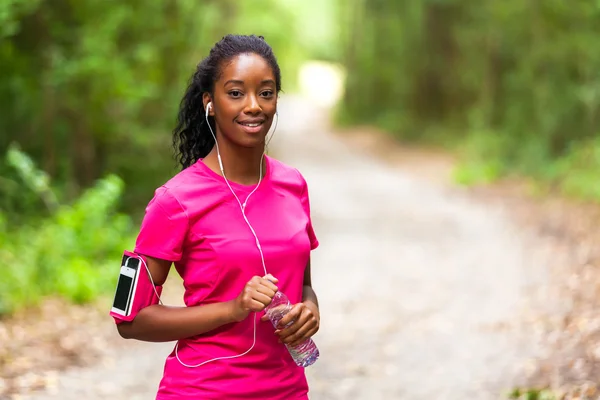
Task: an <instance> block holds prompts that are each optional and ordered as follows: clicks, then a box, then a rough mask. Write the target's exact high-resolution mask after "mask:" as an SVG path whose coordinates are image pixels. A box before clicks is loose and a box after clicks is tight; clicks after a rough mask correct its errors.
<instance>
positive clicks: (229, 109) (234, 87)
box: [204, 53, 277, 149]
mask: <svg viewBox="0 0 600 400" xmlns="http://www.w3.org/2000/svg"><path fill="white" fill-rule="evenodd" d="M204 96H205V98H204V107H205V108H206V105H207V104H208V102H209V101H212V105H213V107H212V108H211V110H210V111H209V115H212V116H214V118H215V122H216V125H217V135H218V136H220V137H221V139H220V140H224V141H226V142H229V143H230V144H232V145H235V146H241V147H260V148H261V149H262V148H263V147H264V142H265V137H266V135H267V133H268V132H269V128H270V127H271V124H272V122H273V116H274V115H275V112H276V110H277V91H276V83H275V75H274V74H273V71H272V69H271V67H270V66H269V64H268V63H267V62H266V61H265V60H264V59H263V58H262V57H261V56H259V55H257V54H253V53H251V54H240V55H238V56H236V57H235V58H233V59H232V60H231V62H229V63H228V64H226V65H224V66H223V68H222V70H221V76H220V77H219V79H218V80H217V81H216V82H215V88H214V97H213V98H212V99H211V98H210V95H208V94H207V93H205V95H204Z"/></svg>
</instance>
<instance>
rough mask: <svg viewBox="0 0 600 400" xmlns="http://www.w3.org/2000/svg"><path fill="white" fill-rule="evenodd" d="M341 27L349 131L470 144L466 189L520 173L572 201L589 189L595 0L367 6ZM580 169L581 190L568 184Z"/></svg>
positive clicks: (598, 78) (373, 0)
mask: <svg viewBox="0 0 600 400" xmlns="http://www.w3.org/2000/svg"><path fill="white" fill-rule="evenodd" d="M349 8H350V7H349ZM342 18H345V20H347V21H348V22H349V24H350V25H349V26H350V29H349V30H348V32H346V34H345V41H346V43H347V45H346V54H345V64H346V66H347V68H348V79H347V88H346V98H345V99H344V102H343V105H342V108H341V117H342V118H343V121H344V122H345V123H348V122H354V123H370V124H376V125H378V126H380V127H383V128H385V129H387V130H389V131H391V132H393V133H394V134H396V135H398V136H400V137H402V139H403V140H414V141H422V140H425V141H437V142H439V141H440V140H441V141H443V142H444V143H448V142H454V143H459V144H461V145H463V144H464V146H460V147H468V151H466V152H463V155H464V156H465V165H463V166H461V169H460V170H459V171H457V177H458V179H459V180H461V181H462V182H469V181H477V180H479V179H483V180H488V179H495V178H497V177H499V176H502V175H503V174H506V173H512V172H516V173H519V174H524V175H529V176H532V177H534V178H537V179H540V180H542V181H547V182H554V183H555V182H559V183H561V184H562V183H564V184H565V185H566V186H565V190H566V191H568V192H577V193H579V192H582V189H581V188H582V187H585V186H588V185H589V184H591V183H592V181H590V179H592V178H593V177H594V176H593V175H594V174H593V173H592V172H583V171H584V170H585V171H591V170H594V169H595V167H596V165H595V164H593V162H592V163H591V164H587V165H585V166H584V164H585V161H584V160H588V159H590V157H588V156H584V155H581V154H579V153H580V152H581V151H583V150H581V151H579V150H577V146H588V144H589V141H590V140H592V139H593V138H594V137H595V136H597V135H598V133H599V132H600V72H599V71H600V51H599V50H600V47H599V45H598V40H597V37H598V35H599V34H600V5H599V4H598V3H597V2H586V1H575V2H561V1H533V2H523V1H519V0H507V1H501V2H475V1H470V0H446V1H433V0H411V1H408V2H392V1H381V0H364V1H362V4H360V5H358V6H357V7H356V8H355V9H353V10H351V11H346V12H345V14H344V15H342ZM440 131H445V132H446V133H445V134H444V135H443V136H439V135H437V136H431V135H430V133H431V132H440ZM581 149H583V147H581ZM574 154H579V155H574ZM573 157H575V158H577V160H578V161H577V162H575V161H573ZM591 158H592V159H593V157H591ZM557 160H560V161H558V164H557ZM575 165H577V169H575V170H573V171H572V172H574V173H577V174H580V175H581V176H580V178H581V180H582V181H581V182H580V181H579V178H578V179H576V180H575V181H573V178H567V177H566V174H567V170H566V169H565V168H568V167H569V166H573V167H575ZM569 182H570V183H569ZM586 196H587V194H586ZM593 196H595V195H593ZM597 199H600V197H597Z"/></svg>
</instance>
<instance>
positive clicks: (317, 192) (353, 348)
mask: <svg viewBox="0 0 600 400" xmlns="http://www.w3.org/2000/svg"><path fill="white" fill-rule="evenodd" d="M280 116H281V121H280V123H279V126H278V131H277V134H276V135H277V136H276V137H275V139H273V142H272V147H273V149H274V150H275V151H276V153H277V155H276V156H277V157H278V158H280V159H282V160H284V161H286V162H288V163H290V164H292V165H295V166H297V167H298V168H299V169H300V170H301V171H302V172H303V174H304V175H305V177H306V178H307V180H308V182H309V187H310V191H311V199H312V209H313V214H314V219H315V222H314V224H315V229H316V231H317V234H318V236H319V239H320V241H321V247H320V248H319V249H318V250H317V251H316V252H315V254H314V256H313V266H314V267H313V270H314V278H313V280H314V282H315V288H316V290H317V293H318V295H319V299H320V302H321V313H322V327H321V331H320V332H319V333H318V334H317V336H316V337H315V341H316V343H317V345H318V346H319V348H320V349H321V359H320V360H319V361H318V362H317V363H316V364H315V365H314V366H312V367H310V368H309V369H308V370H307V373H308V376H309V381H310V384H311V388H312V389H311V399H314V400H321V399H323V400H325V399H332V400H335V399H344V400H354V399H357V400H358V399H365V400H377V399H406V400H422V399H427V400H433V399H443V400H465V399H478V400H488V399H489V400H491V399H498V398H502V397H503V396H504V395H505V394H506V392H507V391H508V390H509V389H510V388H511V387H512V386H513V385H514V384H516V383H517V382H518V381H519V380H520V378H521V377H522V376H523V371H522V370H521V367H526V366H527V359H528V358H529V357H530V356H533V355H534V353H535V352H536V351H537V350H535V347H534V345H535V341H534V335H532V334H531V333H530V332H529V331H528V330H527V329H523V326H522V325H521V324H520V321H521V319H522V318H523V317H526V316H527V310H529V309H530V307H533V305H532V303H531V301H530V300H531V299H530V297H529V296H528V291H529V290H530V288H531V287H532V285H537V284H539V283H541V282H543V281H544V280H545V279H546V278H545V276H544V274H543V273H542V271H543V268H542V265H536V264H535V263H534V262H533V261H532V260H531V258H530V257H529V256H528V255H526V254H528V253H527V251H526V250H527V249H526V248H525V244H524V243H523V242H522V241H521V240H520V239H519V235H518V232H517V229H516V228H515V227H514V226H513V225H511V224H510V223H509V222H508V221H509V220H508V219H506V218H505V215H504V214H503V212H502V211H501V210H499V209H497V208H495V207H493V206H491V205H486V204H481V203H477V202H474V201H473V200H470V199H469V198H468V197H467V196H465V195H463V194H461V193H460V192H458V191H456V190H453V189H450V188H447V187H444V186H441V185H436V184H433V183H431V182H427V181H425V180H423V179H421V178H418V177H416V176H414V175H412V174H406V173H403V172H402V171H399V170H398V169H397V168H394V167H391V166H390V165H388V164H387V163H385V162H384V161H379V160H378V159H376V158H374V157H373V156H370V155H366V154H365V153H364V152H360V151H358V150H356V149H355V148H352V147H350V146H348V145H347V144H345V143H344V142H342V141H341V140H340V139H339V138H338V137H336V136H334V135H332V134H328V133H327V129H326V128H325V127H324V126H325V125H324V120H323V119H322V114H320V113H319V112H318V111H317V110H314V109H311V108H310V106H309V105H308V104H307V103H306V102H303V101H301V100H299V99H295V98H291V97H290V98H287V99H285V100H284V101H283V102H282V104H281V106H280ZM109 323H110V321H108V320H107V324H109ZM111 329H112V327H111ZM115 340H117V341H119V344H118V345H117V346H115V347H114V349H110V350H108V351H107V353H106V357H105V358H104V360H103V361H99V362H98V364H96V365H91V366H89V367H87V368H84V369H74V370H71V371H67V372H65V373H63V374H61V375H60V377H59V378H58V379H57V380H56V382H55V384H54V385H52V386H53V390H52V391H50V392H45V393H39V394H38V395H36V396H32V397H23V399H25V398H28V399H32V400H37V399H48V400H50V399H62V400H70V399H79V398H85V399H87V400H96V399H98V400H99V399H105V398H112V399H124V400H125V399H126V400H134V399H140V400H141V399H148V400H150V399H153V398H154V393H155V390H156V385H157V384H158V379H159V377H160V373H161V370H162V363H163V360H164V358H165V356H166V355H167V354H168V352H169V351H170V349H171V347H172V344H162V345H156V344H144V343H134V342H127V343H126V344H127V345H128V346H129V348H127V349H125V347H124V346H123V345H124V343H123V342H124V341H122V340H120V339H118V338H117V337H116V336H115Z"/></svg>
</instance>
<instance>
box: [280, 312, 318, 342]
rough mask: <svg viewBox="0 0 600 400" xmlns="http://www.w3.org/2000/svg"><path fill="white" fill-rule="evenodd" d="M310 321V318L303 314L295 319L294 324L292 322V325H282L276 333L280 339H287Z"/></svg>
mask: <svg viewBox="0 0 600 400" xmlns="http://www.w3.org/2000/svg"><path fill="white" fill-rule="evenodd" d="M309 322H310V321H309V319H308V318H306V317H304V316H302V315H301V316H300V317H299V318H298V319H296V320H295V321H294V323H293V324H291V325H290V326H285V325H284V326H285V327H284V326H282V327H281V328H280V329H278V330H277V331H276V332H275V333H276V334H277V335H278V336H279V339H280V340H285V339H287V338H289V337H290V336H292V335H295V334H296V333H297V332H298V331H299V330H300V329H302V327H303V326H305V325H306V324H307V323H309Z"/></svg>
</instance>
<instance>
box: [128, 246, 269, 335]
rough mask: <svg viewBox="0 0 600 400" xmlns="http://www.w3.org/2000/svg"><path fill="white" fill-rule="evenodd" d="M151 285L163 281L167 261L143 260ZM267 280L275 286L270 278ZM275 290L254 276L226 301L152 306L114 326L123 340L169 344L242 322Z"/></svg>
mask: <svg viewBox="0 0 600 400" xmlns="http://www.w3.org/2000/svg"><path fill="white" fill-rule="evenodd" d="M147 263H148V269H149V270H150V273H151V274H152V277H153V279H154V283H155V284H156V285H162V284H164V283H165V281H166V279H167V275H168V273H169V269H170V267H171V262H170V261H165V260H159V259H156V258H152V257H147ZM269 279H271V280H273V281H274V282H275V283H276V282H277V280H276V279H275V278H273V277H270V278H269ZM276 291H277V287H276V286H275V285H274V284H273V283H271V282H270V281H269V280H267V279H265V278H260V277H257V276H255V277H254V278H252V279H251V280H250V281H249V282H248V283H247V284H246V286H245V287H244V289H243V290H242V292H241V293H240V295H239V296H238V297H237V298H235V299H232V300H230V301H226V302H221V303H214V304H207V305H203V306H195V307H169V306H163V305H158V304H156V305H152V306H149V307H146V308H144V309H142V310H141V311H140V312H139V313H138V315H137V316H136V317H135V318H134V320H133V321H131V322H123V323H121V324H119V325H117V329H118V331H119V334H120V335H121V336H122V337H123V338H125V339H137V340H142V341H147V342H169V341H173V340H179V339H183V338H187V337H190V336H195V335H200V334H202V333H205V332H209V331H211V330H213V329H216V328H218V327H220V326H223V325H226V324H230V323H233V322H239V321H242V320H244V319H245V318H246V317H247V316H248V314H249V313H250V311H260V310H262V309H263V308H264V307H265V305H266V304H269V302H270V301H271V298H272V297H273V296H274V295H275V292H276Z"/></svg>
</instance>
